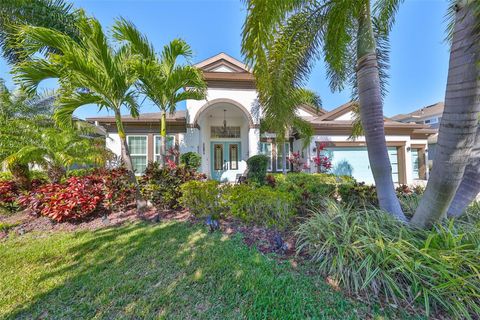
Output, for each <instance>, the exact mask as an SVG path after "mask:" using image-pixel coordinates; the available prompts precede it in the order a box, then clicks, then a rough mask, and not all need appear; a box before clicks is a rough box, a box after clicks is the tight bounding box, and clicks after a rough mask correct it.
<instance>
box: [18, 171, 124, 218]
mask: <svg viewBox="0 0 480 320" xmlns="http://www.w3.org/2000/svg"><path fill="white" fill-rule="evenodd" d="M132 197H133V190H132V186H131V184H130V182H129V180H128V176H127V174H126V170H125V169H114V170H103V169H99V170H96V171H94V172H93V173H92V174H90V175H87V176H83V177H71V178H69V179H68V180H67V181H66V182H65V183H61V184H54V183H51V184H45V185H43V186H40V187H38V188H36V189H35V190H33V191H32V192H30V193H29V194H27V195H25V196H22V197H20V200H19V203H20V205H21V206H23V207H25V208H27V209H29V210H30V211H31V212H32V213H34V214H37V215H44V216H47V217H49V218H51V219H53V220H55V221H58V222H63V221H67V220H81V219H84V218H86V217H88V216H91V215H93V214H95V213H97V212H101V211H102V210H112V209H114V208H117V207H121V206H126V205H127V204H128V203H129V202H131V200H132Z"/></svg>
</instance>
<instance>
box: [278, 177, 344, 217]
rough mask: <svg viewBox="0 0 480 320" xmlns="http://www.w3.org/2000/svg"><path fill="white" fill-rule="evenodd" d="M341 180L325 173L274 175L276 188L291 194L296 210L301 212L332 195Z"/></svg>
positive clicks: (317, 204)
mask: <svg viewBox="0 0 480 320" xmlns="http://www.w3.org/2000/svg"><path fill="white" fill-rule="evenodd" d="M342 181H343V180H342V178H339V177H337V176H334V175H331V174H326V173H314V174H310V173H289V174H287V175H280V174H279V175H275V185H276V188H277V189H278V190H280V191H282V192H286V193H289V194H291V195H292V196H293V198H294V200H295V205H296V207H297V210H298V211H299V212H300V213H302V214H305V213H306V212H307V211H308V209H313V208H316V207H318V206H319V205H320V204H321V203H322V201H324V200H325V199H326V198H330V197H333V196H334V195H335V192H336V188H337V184H338V183H341V182H342Z"/></svg>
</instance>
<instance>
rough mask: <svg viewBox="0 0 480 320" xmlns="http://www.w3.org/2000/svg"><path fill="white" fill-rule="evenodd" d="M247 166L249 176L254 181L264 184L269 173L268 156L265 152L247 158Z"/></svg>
mask: <svg viewBox="0 0 480 320" xmlns="http://www.w3.org/2000/svg"><path fill="white" fill-rule="evenodd" d="M247 167H248V175H247V178H248V179H249V180H250V181H252V182H254V183H258V184H260V185H263V184H264V183H265V177H266V175H267V168H268V157H267V156H266V155H263V154H258V155H255V156H252V157H250V158H248V160H247Z"/></svg>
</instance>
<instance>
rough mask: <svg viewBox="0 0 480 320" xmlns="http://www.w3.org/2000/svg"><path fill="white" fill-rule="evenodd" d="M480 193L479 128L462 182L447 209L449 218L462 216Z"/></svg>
mask: <svg viewBox="0 0 480 320" xmlns="http://www.w3.org/2000/svg"><path fill="white" fill-rule="evenodd" d="M479 193H480V128H478V129H477V135H476V137H475V144H474V146H473V148H472V151H471V152H470V158H469V159H468V164H467V166H466V167H465V173H464V174H463V178H462V182H461V183H460V186H459V187H458V189H457V192H456V193H455V197H454V198H453V200H452V203H451V204H450V207H449V208H448V211H447V216H448V217H449V218H454V217H459V216H461V215H462V214H463V213H464V212H465V210H466V209H467V207H468V206H469V205H470V204H471V203H472V202H473V201H474V200H475V199H476V197H477V196H478V194H479Z"/></svg>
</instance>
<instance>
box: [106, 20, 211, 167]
mask: <svg viewBox="0 0 480 320" xmlns="http://www.w3.org/2000/svg"><path fill="white" fill-rule="evenodd" d="M113 32H114V37H115V38H116V39H117V40H118V41H120V42H123V43H127V45H128V47H129V49H130V50H131V51H132V52H133V53H135V54H136V55H138V56H139V57H137V60H136V62H137V63H136V70H137V72H138V75H139V78H140V82H139V83H138V89H139V91H140V92H141V93H143V94H145V95H146V96H147V97H148V98H149V99H150V100H151V101H152V102H153V103H154V104H155V105H156V106H157V107H158V108H159V109H160V111H161V113H162V116H161V120H160V136H161V137H162V140H161V145H160V155H161V163H162V165H165V162H166V155H167V153H166V138H167V113H170V114H173V113H175V109H176V106H177V104H178V103H179V102H181V101H185V100H187V99H194V100H200V99H204V98H205V96H206V83H205V81H204V80H203V75H202V72H201V71H200V70H199V69H197V68H196V67H194V66H192V65H190V64H184V65H182V64H179V63H178V60H179V59H180V58H183V59H186V60H187V61H188V59H190V58H191V57H192V50H191V48H190V46H189V45H188V44H187V43H186V42H185V41H184V40H181V39H175V40H173V41H171V42H170V43H169V44H168V45H166V46H165V47H164V48H163V51H162V53H161V54H160V55H159V56H158V55H157V54H156V53H155V50H154V48H153V45H152V44H151V43H150V42H149V41H148V39H147V37H145V36H144V35H142V34H141V33H140V31H139V30H138V29H137V28H136V26H135V25H134V24H133V23H131V22H129V21H127V20H125V19H119V20H117V22H116V23H115V26H114V28H113Z"/></svg>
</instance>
